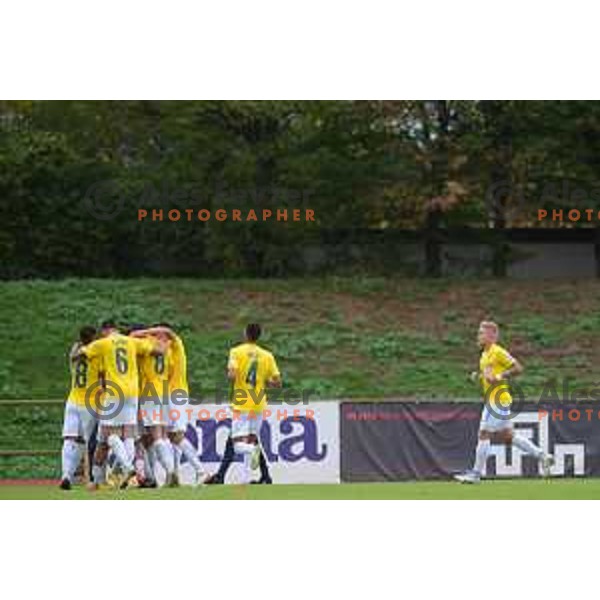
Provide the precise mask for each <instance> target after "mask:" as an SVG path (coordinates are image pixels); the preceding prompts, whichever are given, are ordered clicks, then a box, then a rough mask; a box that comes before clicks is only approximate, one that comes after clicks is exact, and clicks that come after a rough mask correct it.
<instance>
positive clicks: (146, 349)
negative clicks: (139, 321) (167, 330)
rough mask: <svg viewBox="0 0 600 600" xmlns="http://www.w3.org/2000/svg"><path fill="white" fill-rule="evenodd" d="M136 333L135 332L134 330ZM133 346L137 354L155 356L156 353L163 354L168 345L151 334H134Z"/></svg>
mask: <svg viewBox="0 0 600 600" xmlns="http://www.w3.org/2000/svg"><path fill="white" fill-rule="evenodd" d="M134 333H137V332H134ZM131 337H134V338H135V348H136V353H137V354H138V356H147V355H150V356H156V355H157V354H165V352H166V351H167V349H168V347H169V342H167V341H163V340H161V339H159V338H155V337H153V336H152V334H149V335H148V336H147V337H146V336H139V335H138V336H134V335H133V334H132V336H131Z"/></svg>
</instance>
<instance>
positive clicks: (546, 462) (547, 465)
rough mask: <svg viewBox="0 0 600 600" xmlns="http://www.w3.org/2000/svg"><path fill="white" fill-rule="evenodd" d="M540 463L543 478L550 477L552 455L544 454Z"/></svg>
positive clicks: (552, 463) (552, 462) (552, 461)
mask: <svg viewBox="0 0 600 600" xmlns="http://www.w3.org/2000/svg"><path fill="white" fill-rule="evenodd" d="M541 462H542V471H543V472H544V477H550V475H551V474H552V473H551V469H552V466H553V465H554V456H552V454H544V456H542V458H541Z"/></svg>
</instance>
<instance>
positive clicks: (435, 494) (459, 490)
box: [0, 479, 600, 500]
mask: <svg viewBox="0 0 600 600" xmlns="http://www.w3.org/2000/svg"><path fill="white" fill-rule="evenodd" d="M9 499H12V500H20V499H23V500H70V499H77V500H82V499H89V500H119V499H123V500H598V499H600V479H551V480H537V479H535V480H534V479H531V480H503V481H500V480H497V481H484V482H482V483H481V484H479V485H475V486H473V485H471V486H467V485H461V484H459V483H455V482H449V481H441V482H431V481H429V482H408V483H344V484H332V485H270V486H263V485H254V486H237V485H225V486H222V485H221V486H205V487H201V488H190V487H182V488H177V489H167V488H163V489H158V490H127V491H124V492H119V491H112V490H106V491H102V492H95V493H91V492H88V491H87V490H85V489H83V488H74V489H73V490H71V491H70V492H63V491H62V490H59V489H58V488H57V487H56V486H46V485H28V486H22V485H0V500H9Z"/></svg>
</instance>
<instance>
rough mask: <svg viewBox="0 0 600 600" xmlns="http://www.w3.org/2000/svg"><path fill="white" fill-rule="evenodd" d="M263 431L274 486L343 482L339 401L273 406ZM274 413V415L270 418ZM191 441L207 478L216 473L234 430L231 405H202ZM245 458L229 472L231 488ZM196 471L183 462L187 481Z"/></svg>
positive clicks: (191, 430) (196, 412)
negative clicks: (341, 475) (232, 428)
mask: <svg viewBox="0 0 600 600" xmlns="http://www.w3.org/2000/svg"><path fill="white" fill-rule="evenodd" d="M268 411H269V412H268V413H267V412H266V413H265V419H264V421H263V423H262V426H261V430H260V441H261V444H262V448H263V451H264V453H265V456H266V459H267V462H268V463H269V470H270V473H271V477H272V478H273V483H275V484H279V483H339V481H340V440H339V435H340V434H339V430H340V428H339V412H340V407H339V402H337V401H334V400H330V401H324V402H310V403H309V404H306V405H299V406H298V405H295V406H289V405H288V406H286V405H270V406H269V408H268ZM269 413H270V414H269ZM193 414H194V418H193V419H192V422H191V424H190V426H189V427H188V430H187V433H186V436H187V437H188V439H189V440H190V441H191V442H192V444H193V445H194V447H195V448H197V450H198V455H199V457H200V460H201V461H202V463H203V464H204V466H205V471H206V472H207V473H214V472H215V471H216V470H217V469H218V468H219V464H220V462H221V459H222V458H223V452H224V449H225V444H226V442H227V438H228V437H229V434H230V431H231V418H232V411H231V409H230V408H229V407H228V406H224V405H218V404H204V403H202V404H199V405H195V406H194V413H193ZM241 460H242V459H241V456H237V455H236V457H235V462H234V463H233V465H232V466H231V468H230V469H229V471H228V473H227V477H226V483H236V482H237V481H238V469H239V467H238V464H239V462H241ZM190 469H191V467H190V466H189V464H187V463H185V462H182V482H183V483H185V482H186V481H189V480H191V471H190Z"/></svg>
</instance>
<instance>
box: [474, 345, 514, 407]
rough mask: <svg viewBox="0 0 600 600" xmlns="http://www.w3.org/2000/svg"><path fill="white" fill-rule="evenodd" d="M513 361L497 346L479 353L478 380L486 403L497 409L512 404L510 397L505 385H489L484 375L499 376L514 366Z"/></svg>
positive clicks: (506, 352)
mask: <svg viewBox="0 0 600 600" xmlns="http://www.w3.org/2000/svg"><path fill="white" fill-rule="evenodd" d="M514 362H515V359H514V358H513V357H512V356H511V355H510V354H509V352H508V351H507V350H505V349H504V348H503V347H502V346H500V345H498V344H492V345H491V346H490V347H489V348H488V349H487V350H484V351H483V352H482V353H481V358H480V359H479V378H480V381H481V387H482V388H483V395H484V398H485V400H486V402H487V401H489V402H490V404H492V405H493V406H495V407H497V408H507V407H509V406H510V405H511V403H512V396H511V395H510V390H509V388H508V385H507V384H505V383H502V384H500V383H489V382H488V381H487V379H486V378H485V376H486V375H488V374H491V375H500V374H501V373H503V372H504V371H506V370H507V369H510V367H511V366H512V365H513V364H514Z"/></svg>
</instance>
